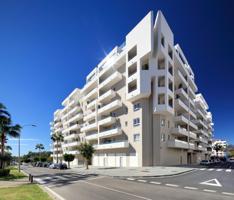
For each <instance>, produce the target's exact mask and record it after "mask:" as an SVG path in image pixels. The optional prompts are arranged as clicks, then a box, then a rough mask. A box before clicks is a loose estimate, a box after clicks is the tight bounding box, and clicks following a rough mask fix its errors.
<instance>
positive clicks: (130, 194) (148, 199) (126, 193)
mask: <svg viewBox="0 0 234 200" xmlns="http://www.w3.org/2000/svg"><path fill="white" fill-rule="evenodd" d="M82 182H83V183H86V184H89V185H93V186H96V187H99V188H103V189H106V190H110V191H113V192H118V193H121V194H125V195H128V196H132V197H136V198H138V199H145V200H152V199H150V198H147V197H143V196H138V195H135V194H132V193H128V192H124V191H121V190H116V189H113V188H109V187H105V186H103V185H98V184H95V183H90V182H87V181H82Z"/></svg>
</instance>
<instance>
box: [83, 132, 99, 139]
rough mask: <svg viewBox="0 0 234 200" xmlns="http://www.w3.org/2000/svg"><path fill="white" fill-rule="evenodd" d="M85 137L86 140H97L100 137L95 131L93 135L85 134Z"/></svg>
mask: <svg viewBox="0 0 234 200" xmlns="http://www.w3.org/2000/svg"><path fill="white" fill-rule="evenodd" d="M85 139H86V140H97V139H98V134H97V133H94V134H91V135H87V136H85Z"/></svg>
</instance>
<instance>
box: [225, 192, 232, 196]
mask: <svg viewBox="0 0 234 200" xmlns="http://www.w3.org/2000/svg"><path fill="white" fill-rule="evenodd" d="M222 194H225V195H230V196H234V193H230V192H222Z"/></svg>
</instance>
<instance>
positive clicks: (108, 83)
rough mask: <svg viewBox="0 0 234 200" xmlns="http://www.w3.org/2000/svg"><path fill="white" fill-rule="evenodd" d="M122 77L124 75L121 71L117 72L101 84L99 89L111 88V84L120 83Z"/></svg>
mask: <svg viewBox="0 0 234 200" xmlns="http://www.w3.org/2000/svg"><path fill="white" fill-rule="evenodd" d="M122 78H123V77H122V74H121V73H119V72H115V73H113V74H112V75H111V76H109V77H108V78H107V79H106V80H104V81H103V82H102V83H101V84H100V85H99V89H106V88H110V87H111V86H113V85H115V84H116V83H118V82H119V81H120V80H121V79H122Z"/></svg>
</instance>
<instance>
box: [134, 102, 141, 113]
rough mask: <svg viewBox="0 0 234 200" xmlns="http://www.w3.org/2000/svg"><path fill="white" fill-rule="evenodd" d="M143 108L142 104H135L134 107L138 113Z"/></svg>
mask: <svg viewBox="0 0 234 200" xmlns="http://www.w3.org/2000/svg"><path fill="white" fill-rule="evenodd" d="M140 108H141V104H140V103H134V105H133V110H134V111H137V110H139V109H140Z"/></svg>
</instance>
